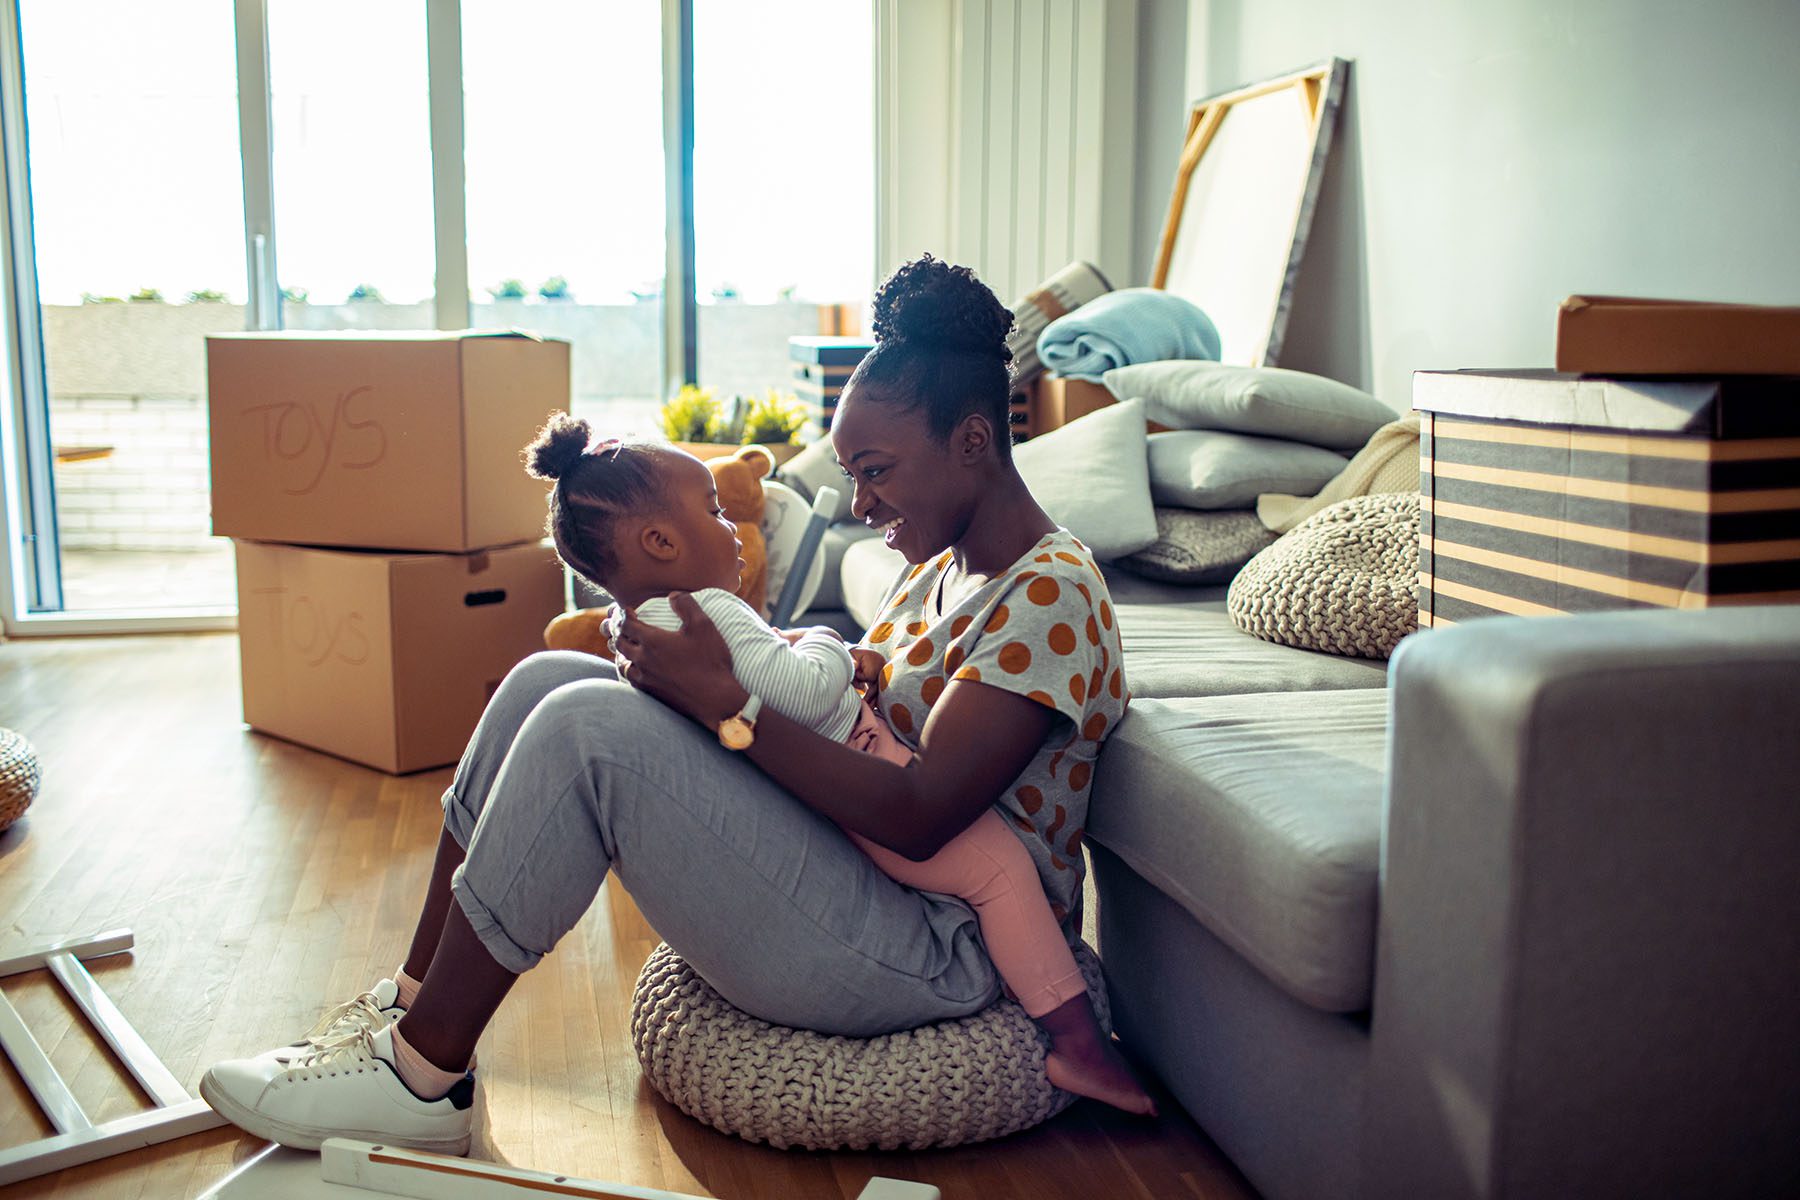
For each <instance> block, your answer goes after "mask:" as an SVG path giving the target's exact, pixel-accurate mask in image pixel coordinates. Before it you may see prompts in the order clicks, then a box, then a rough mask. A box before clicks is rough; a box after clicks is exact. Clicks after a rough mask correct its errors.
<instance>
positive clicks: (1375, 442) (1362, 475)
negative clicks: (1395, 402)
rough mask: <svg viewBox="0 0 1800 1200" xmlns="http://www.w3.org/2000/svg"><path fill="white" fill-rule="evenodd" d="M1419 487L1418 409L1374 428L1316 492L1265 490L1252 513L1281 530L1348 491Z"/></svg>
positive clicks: (1363, 492) (1361, 493) (1355, 493)
mask: <svg viewBox="0 0 1800 1200" xmlns="http://www.w3.org/2000/svg"><path fill="white" fill-rule="evenodd" d="M1418 490H1419V414H1418V413H1416V412H1415V413H1408V414H1407V415H1406V416H1404V417H1401V418H1400V419H1399V420H1398V421H1395V422H1393V423H1391V424H1388V425H1383V426H1382V427H1381V428H1380V429H1377V430H1376V431H1375V433H1374V434H1373V435H1372V436H1371V437H1370V438H1369V441H1368V444H1367V445H1365V446H1364V447H1363V448H1362V449H1361V450H1358V451H1357V452H1356V457H1355V458H1352V459H1351V460H1350V465H1348V466H1346V467H1345V468H1344V469H1343V470H1342V471H1340V472H1338V475H1337V478H1335V479H1333V480H1332V481H1331V482H1330V483H1328V484H1326V485H1325V488H1324V490H1323V491H1321V492H1320V493H1319V494H1318V495H1316V496H1311V497H1308V496H1289V495H1286V494H1284V493H1282V492H1264V493H1263V494H1262V495H1260V496H1258V497H1257V498H1256V515H1257V516H1258V517H1260V518H1261V519H1262V523H1263V524H1264V525H1265V526H1267V527H1268V528H1270V529H1273V530H1274V531H1275V532H1276V533H1286V532H1287V531H1288V530H1290V529H1292V528H1293V527H1294V526H1296V525H1298V524H1300V522H1302V521H1304V520H1306V518H1308V517H1310V516H1312V515H1313V514H1314V513H1316V512H1318V511H1320V510H1321V509H1324V508H1327V507H1329V506H1330V505H1333V504H1336V503H1337V502H1338V501H1340V500H1348V499H1349V498H1350V497H1352V496H1378V495H1382V494H1384V493H1389V492H1416V491H1418Z"/></svg>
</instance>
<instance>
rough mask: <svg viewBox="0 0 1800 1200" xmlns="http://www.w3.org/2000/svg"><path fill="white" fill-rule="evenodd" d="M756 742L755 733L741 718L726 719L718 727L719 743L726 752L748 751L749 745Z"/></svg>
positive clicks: (748, 723)
mask: <svg viewBox="0 0 1800 1200" xmlns="http://www.w3.org/2000/svg"><path fill="white" fill-rule="evenodd" d="M755 740H756V733H755V731H754V730H753V729H752V728H751V727H750V722H748V721H746V720H744V718H742V717H728V718H726V720H725V723H724V724H722V725H720V726H719V741H720V742H721V743H723V744H724V746H725V748H726V749H727V750H748V749H749V748H750V743H751V742H753V741H755Z"/></svg>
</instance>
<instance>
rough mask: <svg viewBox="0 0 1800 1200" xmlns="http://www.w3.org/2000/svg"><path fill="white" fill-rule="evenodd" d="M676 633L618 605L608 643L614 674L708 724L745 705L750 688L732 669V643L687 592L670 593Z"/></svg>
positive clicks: (712, 723)
mask: <svg viewBox="0 0 1800 1200" xmlns="http://www.w3.org/2000/svg"><path fill="white" fill-rule="evenodd" d="M669 606H670V607H671V608H673V609H674V610H675V615H676V616H678V617H680V618H681V629H680V631H679V632H676V631H674V630H667V629H658V628H656V627H655V626H653V625H646V624H645V623H644V622H642V621H640V620H638V617H637V614H636V613H633V612H628V611H626V610H625V609H623V608H621V609H620V613H621V617H620V621H619V636H618V637H617V638H616V639H615V640H614V642H613V655H614V662H615V663H617V664H618V667H619V677H620V678H621V679H623V680H625V682H626V683H629V684H630V685H631V686H632V687H635V688H637V689H638V690H639V691H642V692H647V693H648V694H650V695H652V696H655V697H656V698H657V699H658V700H661V701H662V702H663V703H664V704H667V705H668V706H669V707H670V708H672V709H674V710H675V711H677V712H679V713H682V714H684V715H686V716H688V717H691V718H693V719H694V720H695V721H698V722H699V723H700V724H702V725H705V726H706V727H707V728H709V729H714V728H717V727H718V724H719V722H721V721H723V720H724V719H725V718H727V717H729V716H731V715H732V714H734V713H736V712H737V711H738V710H739V709H741V708H743V707H744V702H745V701H746V700H748V699H749V698H750V693H749V692H747V691H745V690H744V686H743V685H742V684H740V683H739V682H738V681H737V679H736V678H735V677H733V675H732V673H731V648H730V647H729V646H727V645H726V644H725V639H724V637H723V636H722V635H721V634H720V633H719V630H718V627H717V626H716V625H714V624H713V623H712V619H711V618H710V617H708V616H707V615H706V613H705V612H704V611H702V610H701V608H700V605H699V602H698V601H696V600H695V599H694V598H693V597H692V596H690V595H688V594H687V593H686V592H676V593H675V594H673V595H671V596H670V597H669Z"/></svg>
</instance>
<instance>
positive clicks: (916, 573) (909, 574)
mask: <svg viewBox="0 0 1800 1200" xmlns="http://www.w3.org/2000/svg"><path fill="white" fill-rule="evenodd" d="M924 569H925V564H924V563H920V564H919V565H918V566H916V567H914V568H913V569H912V570H910V571H908V572H907V573H906V577H907V578H908V579H917V578H918V577H919V572H920V571H923V570H924Z"/></svg>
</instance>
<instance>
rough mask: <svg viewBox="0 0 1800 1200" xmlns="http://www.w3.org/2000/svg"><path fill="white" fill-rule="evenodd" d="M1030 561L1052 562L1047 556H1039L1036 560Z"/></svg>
mask: <svg viewBox="0 0 1800 1200" xmlns="http://www.w3.org/2000/svg"><path fill="white" fill-rule="evenodd" d="M1031 561H1032V562H1050V561H1052V560H1051V558H1050V556H1049V555H1048V554H1040V555H1038V556H1037V557H1036V558H1034V559H1032V560H1031Z"/></svg>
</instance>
